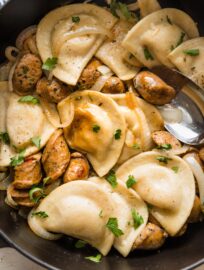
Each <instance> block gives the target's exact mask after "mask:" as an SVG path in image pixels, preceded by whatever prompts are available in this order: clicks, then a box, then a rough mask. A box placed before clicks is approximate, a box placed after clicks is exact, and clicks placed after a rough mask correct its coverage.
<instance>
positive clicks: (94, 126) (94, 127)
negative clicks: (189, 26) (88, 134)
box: [92, 125, 101, 133]
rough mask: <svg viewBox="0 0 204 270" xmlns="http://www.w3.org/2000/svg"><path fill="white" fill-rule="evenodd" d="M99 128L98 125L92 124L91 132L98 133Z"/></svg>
mask: <svg viewBox="0 0 204 270" xmlns="http://www.w3.org/2000/svg"><path fill="white" fill-rule="evenodd" d="M100 129H101V128H100V126H98V125H93V128H92V130H93V132H95V133H98V132H99V130H100Z"/></svg>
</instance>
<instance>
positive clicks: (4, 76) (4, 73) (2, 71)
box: [0, 62, 12, 81]
mask: <svg viewBox="0 0 204 270" xmlns="http://www.w3.org/2000/svg"><path fill="white" fill-rule="evenodd" d="M11 67H12V63H11V62H8V63H3V64H2V65H0V81H8V78H9V72H10V69H11Z"/></svg>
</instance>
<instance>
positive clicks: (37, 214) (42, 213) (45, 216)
mask: <svg viewBox="0 0 204 270" xmlns="http://www.w3.org/2000/svg"><path fill="white" fill-rule="evenodd" d="M34 216H37V217H40V218H47V217H48V214H47V213H46V212H44V211H39V212H33V213H32V215H31V217H34Z"/></svg>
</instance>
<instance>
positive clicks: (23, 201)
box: [9, 184, 35, 207]
mask: <svg viewBox="0 0 204 270" xmlns="http://www.w3.org/2000/svg"><path fill="white" fill-rule="evenodd" d="M9 193H10V196H11V197H12V199H13V200H14V201H15V202H16V203H17V204H18V205H21V206H26V207H33V206H34V205H35V202H33V201H31V200H30V198H29V190H20V189H15V188H14V186H13V184H12V185H11V186H10V188H9Z"/></svg>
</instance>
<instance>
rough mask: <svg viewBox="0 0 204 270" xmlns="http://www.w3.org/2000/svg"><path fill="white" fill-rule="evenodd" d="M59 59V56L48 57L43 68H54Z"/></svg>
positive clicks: (49, 69)
mask: <svg viewBox="0 0 204 270" xmlns="http://www.w3.org/2000/svg"><path fill="white" fill-rule="evenodd" d="M57 61H58V59H57V57H52V58H50V57H49V58H47V60H46V61H45V63H44V64H43V65H42V69H44V70H48V71H51V70H53V69H54V68H55V66H56V65H57Z"/></svg>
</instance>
